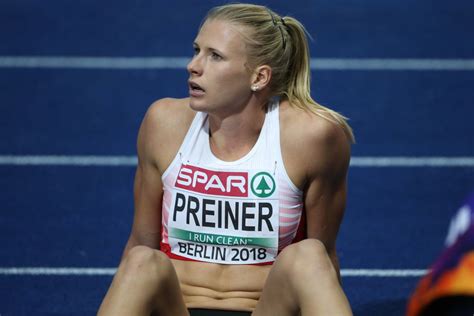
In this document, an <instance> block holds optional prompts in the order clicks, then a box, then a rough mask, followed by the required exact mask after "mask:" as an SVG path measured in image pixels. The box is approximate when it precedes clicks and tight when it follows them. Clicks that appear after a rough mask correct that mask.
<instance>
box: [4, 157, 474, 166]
mask: <svg viewBox="0 0 474 316" xmlns="http://www.w3.org/2000/svg"><path fill="white" fill-rule="evenodd" d="M0 165H17V166H84V167H90V166H105V167H107V166H109V167H119V166H125V167H127V166H136V165H137V157H136V156H61V155H53V156H33V155H28V156H19V155H0ZM351 167H405V168H410V167H433V168H443V167H464V168H466V167H469V168H470V167H474V157H352V158H351Z"/></svg>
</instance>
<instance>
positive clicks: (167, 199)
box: [99, 4, 353, 316]
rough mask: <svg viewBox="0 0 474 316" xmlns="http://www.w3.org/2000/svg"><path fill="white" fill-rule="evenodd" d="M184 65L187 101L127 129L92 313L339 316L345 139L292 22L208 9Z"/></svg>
mask: <svg viewBox="0 0 474 316" xmlns="http://www.w3.org/2000/svg"><path fill="white" fill-rule="evenodd" d="M187 70H188V72H189V82H188V84H189V98H185V99H170V98H167V99H162V100H159V101H156V102H155V103H154V104H152V105H151V107H150V108H149V110H148V111H147V113H146V115H145V117H144V119H143V122H142V125H141V127H140V131H139V135H138V145H137V148H138V167H137V171H136V176H135V183H134V199H135V214H134V220H133V226H132V229H131V234H130V238H129V240H128V243H127V245H126V247H125V250H124V254H123V258H122V261H121V263H120V266H119V268H118V271H117V273H116V275H115V277H114V279H113V282H112V284H111V286H110V289H109V291H108V292H107V295H106V297H105V298H104V300H103V302H102V305H101V307H100V310H99V315H114V316H117V315H151V314H155V315H172V316H180V315H190V314H191V315H192V314H193V313H196V310H201V312H202V309H205V310H220V311H221V312H220V313H219V315H227V314H228V315H233V314H232V312H229V311H243V312H245V313H244V314H247V315H250V314H251V315H254V316H260V315H267V316H269V315H279V316H286V315H339V316H342V315H351V314H352V313H351V309H350V306H349V303H348V300H347V298H346V296H345V294H344V292H343V290H342V287H341V285H340V277H339V265H338V259H337V255H336V236H337V233H338V229H339V226H340V223H341V220H342V218H343V213H344V208H345V202H346V177H347V170H348V165H349V160H350V145H351V143H352V142H353V135H352V131H351V129H350V127H349V126H348V125H347V123H346V121H345V119H344V117H342V116H341V115H339V114H337V113H335V112H334V111H332V110H330V109H328V108H325V107H323V106H321V105H319V104H317V103H316V102H315V101H314V100H313V99H312V98H311V96H310V82H309V78H310V65H309V50H308V44H307V40H306V34H305V29H304V27H303V26H302V25H301V24H300V23H299V22H298V21H297V20H295V19H294V18H292V17H280V16H279V15H277V14H276V13H275V12H273V11H271V10H270V9H268V8H266V7H263V6H257V5H250V4H231V5H224V6H220V7H216V8H213V9H211V10H210V11H209V13H208V15H207V16H206V18H205V19H204V23H203V24H202V25H201V27H200V29H199V33H198V35H197V37H196V39H195V41H194V57H193V59H192V60H191V62H190V63H189V64H188V66H187ZM229 313H230V314H229Z"/></svg>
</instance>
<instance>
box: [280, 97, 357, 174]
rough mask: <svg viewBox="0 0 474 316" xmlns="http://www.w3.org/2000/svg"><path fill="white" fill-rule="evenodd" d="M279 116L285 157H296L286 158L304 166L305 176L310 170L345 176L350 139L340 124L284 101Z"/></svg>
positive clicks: (311, 172) (317, 172) (313, 172)
mask: <svg viewBox="0 0 474 316" xmlns="http://www.w3.org/2000/svg"><path fill="white" fill-rule="evenodd" d="M280 117H281V118H280V122H281V139H282V142H281V143H282V151H283V156H284V159H285V156H287V157H288V156H295V158H288V159H285V161H286V160H289V161H291V162H290V163H291V164H296V166H301V167H300V168H304V170H305V173H306V177H308V176H309V175H308V173H309V174H310V175H313V176H314V175H323V174H331V175H333V176H336V177H337V175H338V174H340V176H345V174H346V172H347V167H348V164H349V160H350V147H351V141H350V139H349V138H348V137H347V135H346V133H345V131H344V129H343V127H342V126H341V125H340V124H338V123H336V122H333V121H331V120H329V119H327V118H324V117H322V116H320V115H317V114H315V113H312V112H310V111H304V110H302V109H299V108H296V107H293V106H290V105H289V104H288V103H286V104H285V103H284V102H282V106H281V110H280ZM285 153H287V154H286V155H285ZM288 153H298V154H297V155H295V154H292V155H288Z"/></svg>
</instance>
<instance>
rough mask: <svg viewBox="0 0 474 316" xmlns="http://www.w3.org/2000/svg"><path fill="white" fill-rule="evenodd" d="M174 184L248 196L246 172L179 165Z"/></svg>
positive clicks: (199, 191)
mask: <svg viewBox="0 0 474 316" xmlns="http://www.w3.org/2000/svg"><path fill="white" fill-rule="evenodd" d="M175 186H176V187H177V188H181V189H185V190H188V191H193V192H198V193H203V194H210V195H221V196H234V197H248V195H249V194H248V173H247V172H227V171H216V170H209V169H204V168H200V167H196V166H193V165H181V169H180V170H179V173H178V177H177V179H176V183H175Z"/></svg>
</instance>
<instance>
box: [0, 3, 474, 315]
mask: <svg viewBox="0 0 474 316" xmlns="http://www.w3.org/2000/svg"><path fill="white" fill-rule="evenodd" d="M220 3H223V2H222V1H207V2H205V3H204V2H203V1H196V0H193V1H181V0H180V1H174V2H173V3H168V2H166V3H165V2H160V1H140V2H137V1H122V0H118V1H114V2H97V1H92V0H85V1H79V2H77V1H76V2H73V1H58V0H53V1H48V2H38V1H33V0H28V1H27V0H20V1H14V0H5V1H2V2H0V25H1V27H0V57H1V56H95V57H100V56H106V57H114V56H115V57H137V56H138V57H146V56H149V57H151V56H169V57H187V56H190V55H191V53H192V46H191V43H192V41H193V38H194V36H195V34H196V29H197V27H198V25H199V23H200V20H201V18H202V17H203V15H204V14H205V12H206V11H207V10H208V9H209V8H210V7H211V6H213V5H216V4H220ZM258 3H264V4H268V5H269V6H270V7H272V8H273V9H275V10H276V11H277V12H280V13H282V14H289V15H293V16H295V17H297V18H298V19H300V20H301V21H302V22H303V24H305V26H306V27H307V29H308V31H309V32H310V33H311V34H312V35H313V37H314V41H313V42H312V43H311V50H312V57H314V58H318V57H320V58H402V59H403V58H433V59H435V58H441V59H443V58H450V59H473V58H474V41H472V30H473V29H474V2H472V1H467V0H464V1H456V2H455V3H449V4H448V3H446V2H445V1H422V0H420V1H410V2H406V3H400V1H394V0H387V1H375V0H361V1H348V0H345V1H343V0H331V1H329V0H325V1H301V0H299V1H292V2H291V3H290V2H289V1H266V2H262V1H259V2H258ZM186 79H187V73H186V71H185V70H184V69H174V70H160V69H155V70H139V69H136V70H110V69H109V70H107V69H45V68H42V69H35V68H5V67H3V68H0V135H1V136H0V156H4V155H107V156H112V155H127V156H131V155H135V140H136V135H137V130H138V127H139V124H140V121H141V119H142V117H143V114H144V112H145V111H146V109H147V107H148V105H149V104H151V103H152V102H153V101H154V100H156V99H158V98H162V97H165V96H175V97H184V96H186V94H187V87H186V83H185V81H186ZM473 82H474V71H433V70H426V71H364V70H357V71H340V70H338V71H335V70H320V71H314V72H313V83H312V85H313V94H314V96H315V98H316V99H317V100H318V101H319V102H320V103H322V104H325V105H328V106H330V107H332V108H334V109H335V110H337V111H340V112H341V113H343V114H344V115H346V116H348V117H349V118H350V119H351V120H350V123H351V125H352V127H353V128H354V130H355V133H356V137H357V141H358V143H357V144H356V145H355V146H354V147H353V155H354V156H356V157H359V156H408V157H417V156H426V157H430V156H442V157H455V156H466V157H473V156H474V137H472V135H474V124H473V123H472V122H473V117H474V106H473V104H474V93H473V89H472V83H473ZM133 176H134V168H133V167H127V166H122V167H110V166H109V167H105V166H103V167H101V166H95V167H78V166H57V165H53V166H24V165H22V166H13V165H8V164H7V165H0V241H1V242H2V247H0V268H2V267H115V266H116V265H117V263H118V260H119V258H120V255H121V251H122V248H123V245H124V243H125V241H126V239H127V237H128V233H129V229H130V225H131V219H132V211H133V201H132V183H133ZM473 189H474V168H473V167H403V166H401V167H388V168H376V167H370V166H368V167H357V166H356V167H352V168H351V170H350V173H349V195H348V204H347V209H346V216H345V220H344V222H343V225H342V227H341V231H340V235H339V240H338V253H339V256H340V262H341V268H342V269H425V268H427V267H428V266H429V265H430V263H432V262H433V261H434V259H435V258H436V256H437V255H438V254H439V253H440V251H441V249H442V246H443V240H444V237H445V233H446V231H447V227H448V222H449V219H450V217H451V215H452V214H453V212H454V211H455V210H456V209H457V208H458V207H459V206H460V205H461V203H462V201H463V199H464V198H465V197H466V196H467V194H468V193H469V192H470V191H472V190H473ZM110 281H111V276H45V275H42V276H29V275H15V276H13V275H0V315H1V316H6V315H30V314H35V315H94V314H95V311H96V310H97V308H98V306H99V304H100V302H101V300H102V297H103V295H104V293H105V291H106V289H107V287H108V285H109V283H110ZM343 281H344V288H345V290H346V292H347V295H348V297H349V300H350V301H351V304H352V306H353V309H354V312H355V314H356V315H402V314H403V313H404V311H405V305H406V300H407V297H408V296H409V295H410V293H411V291H412V290H413V288H414V286H415V285H416V282H417V278H416V277H404V278H396V277H392V278H383V277H382V278H381V277H344V279H343Z"/></svg>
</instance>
